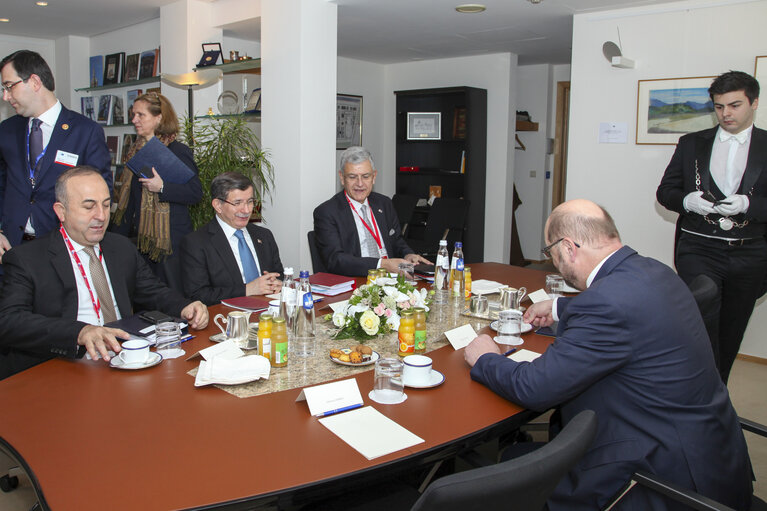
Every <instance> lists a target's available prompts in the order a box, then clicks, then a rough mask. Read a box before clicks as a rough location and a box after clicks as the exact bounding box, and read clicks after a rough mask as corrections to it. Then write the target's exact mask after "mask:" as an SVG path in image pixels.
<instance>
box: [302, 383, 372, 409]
mask: <svg viewBox="0 0 767 511" xmlns="http://www.w3.org/2000/svg"><path fill="white" fill-rule="evenodd" d="M304 399H306V404H307V405H309V413H311V414H312V415H314V416H316V417H321V416H323V415H330V414H333V413H338V412H342V411H345V410H348V409H350V408H354V407H358V406H362V394H360V388H359V387H358V386H357V380H356V379H354V378H350V379H348V380H341V381H334V382H332V383H325V384H322V385H315V386H314V387H306V388H305V389H303V390H302V391H301V393H300V394H298V397H297V398H296V401H303V400H304Z"/></svg>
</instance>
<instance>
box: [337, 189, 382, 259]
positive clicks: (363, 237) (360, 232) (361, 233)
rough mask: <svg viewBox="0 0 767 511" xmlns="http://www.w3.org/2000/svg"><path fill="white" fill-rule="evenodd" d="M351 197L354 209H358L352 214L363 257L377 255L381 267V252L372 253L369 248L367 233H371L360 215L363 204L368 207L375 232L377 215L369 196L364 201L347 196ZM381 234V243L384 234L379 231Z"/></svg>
mask: <svg viewBox="0 0 767 511" xmlns="http://www.w3.org/2000/svg"><path fill="white" fill-rule="evenodd" d="M346 197H348V198H349V202H351V203H352V206H353V209H355V210H357V213H359V215H358V214H357V213H355V212H354V211H352V216H353V217H354V225H356V226H357V237H358V238H359V240H360V251H361V254H362V257H377V258H378V265H377V266H378V268H380V267H381V259H380V258H381V252H380V251H376V252H375V253H372V254H371V253H370V250H369V249H368V244H367V243H366V241H367V235H368V234H369V232H368V230H367V229H366V228H365V225H364V224H363V223H362V219H361V218H360V216H362V206H367V207H368V217H369V220H370V222H371V225H370V228H371V229H373V232H375V229H376V228H375V227H374V226H377V224H376V218H375V215H373V208H372V207H370V203H369V202H368V200H367V197H366V198H365V200H364V202H357V201H356V200H354V199H352V198H351V197H349V196H348V195H347V196H346ZM379 236H381V244H383V235H382V234H381V233H380V231H379Z"/></svg>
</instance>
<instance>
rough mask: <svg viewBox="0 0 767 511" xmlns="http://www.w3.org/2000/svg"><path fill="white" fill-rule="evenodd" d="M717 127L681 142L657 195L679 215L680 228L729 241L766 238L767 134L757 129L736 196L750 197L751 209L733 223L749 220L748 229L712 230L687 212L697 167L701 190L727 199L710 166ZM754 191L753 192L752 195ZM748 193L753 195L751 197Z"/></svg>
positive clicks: (754, 132)
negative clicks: (728, 239)
mask: <svg viewBox="0 0 767 511" xmlns="http://www.w3.org/2000/svg"><path fill="white" fill-rule="evenodd" d="M717 129H718V128H716V127H714V128H711V129H708V130H704V131H698V132H696V133H689V134H687V135H685V136H683V137H682V138H680V139H679V144H677V147H676V151H674V156H673V157H672V158H671V161H670V162H669V164H668V167H666V172H665V173H664V174H663V178H662V179H661V182H660V185H659V186H658V190H657V192H656V197H657V199H658V202H659V203H660V204H662V205H663V206H665V207H666V209H668V210H670V211H676V212H677V213H679V220H678V221H677V228H684V229H687V230H690V231H693V232H698V233H701V234H708V235H712V236H722V237H727V238H755V237H758V236H762V235H764V234H765V225H766V223H767V172H764V170H765V168H766V167H767V131H765V130H761V129H758V128H757V127H756V126H754V129H753V131H752V132H751V145H750V146H749V150H748V162H747V164H746V171H745V172H744V173H743V179H742V181H741V184H740V188H739V189H738V191H737V192H736V193H738V194H741V195H748V200H749V206H748V211H747V212H746V213H745V214H740V215H736V216H735V217H734V219H735V220H736V221H737V222H742V221H743V220H744V219H748V220H749V225H747V226H746V227H745V228H742V229H738V228H735V229H732V230H729V231H722V230H721V229H720V228H719V227H718V226H712V225H711V224H709V223H708V222H706V220H705V219H704V218H703V217H702V216H701V215H698V214H697V213H690V212H688V211H686V210H685V209H684V205H683V201H684V198H685V197H686V196H687V194H689V193H691V192H694V191H695V190H696V188H695V164H696V162H697V165H698V172H699V174H700V177H701V185H700V189H701V190H703V191H706V190H710V191H711V193H713V194H714V196H715V197H716V198H717V199H724V198H725V197H724V194H723V193H722V191H721V190H719V188H718V187H717V186H716V183H715V182H714V180H713V179H712V178H711V172H710V170H709V164H710V162H711V150H712V148H713V146H714V137H715V136H716V133H717ZM752 189H753V191H752ZM749 191H752V193H751V194H749ZM719 216H720V215H717V214H712V215H709V218H711V219H712V220H716V219H718V218H719Z"/></svg>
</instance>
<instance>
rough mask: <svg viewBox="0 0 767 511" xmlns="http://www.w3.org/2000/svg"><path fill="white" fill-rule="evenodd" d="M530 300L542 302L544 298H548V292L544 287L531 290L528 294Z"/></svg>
mask: <svg viewBox="0 0 767 511" xmlns="http://www.w3.org/2000/svg"><path fill="white" fill-rule="evenodd" d="M527 296H529V297H530V301H531V302H533V303H538V302H543V301H545V300H549V299H550V298H549V294H548V293H547V292H546V290H545V289H539V290H538V291H533V292H532V293H530V294H529V295H527Z"/></svg>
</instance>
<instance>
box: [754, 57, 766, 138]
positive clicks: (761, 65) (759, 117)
mask: <svg viewBox="0 0 767 511" xmlns="http://www.w3.org/2000/svg"><path fill="white" fill-rule="evenodd" d="M755 60H756V62H754V78H756V79H757V81H758V82H759V83H760V84H761V86H762V87H763V88H767V55H760V56H759V57H756V59H755ZM765 96H767V95H765ZM765 104H767V100H765ZM759 107H760V108H757V109H756V116H755V117H754V124H755V125H756V126H757V127H759V128H762V129H767V107H764V106H762V105H759Z"/></svg>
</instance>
